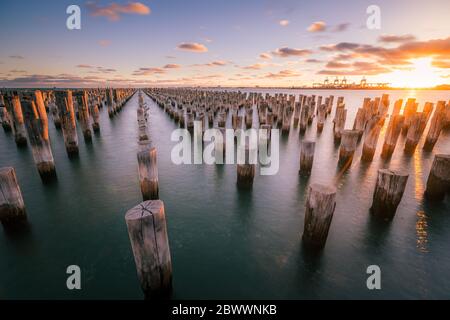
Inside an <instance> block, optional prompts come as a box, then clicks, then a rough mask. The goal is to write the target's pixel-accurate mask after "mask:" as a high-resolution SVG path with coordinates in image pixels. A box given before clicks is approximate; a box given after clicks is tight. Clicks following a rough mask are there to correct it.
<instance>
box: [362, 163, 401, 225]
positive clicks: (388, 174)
mask: <svg viewBox="0 0 450 320" xmlns="http://www.w3.org/2000/svg"><path fill="white" fill-rule="evenodd" d="M408 176H409V175H408V174H403V173H400V172H396V171H392V170H388V169H379V170H378V176H377V182H376V186H375V191H374V193H373V202H372V207H371V208H370V210H371V212H372V213H373V214H374V215H375V216H377V217H380V218H382V219H388V220H389V219H392V218H393V217H394V215H395V212H396V211H397V207H398V205H399V203H400V201H401V200H402V197H403V192H404V191H405V187H406V183H407V182H408Z"/></svg>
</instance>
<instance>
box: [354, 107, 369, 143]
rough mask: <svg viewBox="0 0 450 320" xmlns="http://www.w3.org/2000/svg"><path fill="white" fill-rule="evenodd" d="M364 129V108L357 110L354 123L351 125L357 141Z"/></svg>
mask: <svg viewBox="0 0 450 320" xmlns="http://www.w3.org/2000/svg"><path fill="white" fill-rule="evenodd" d="M365 127H366V111H365V109H364V108H359V109H358V111H357V112H356V117H355V122H354V123H353V130H356V131H357V132H358V140H359V139H361V137H362V135H363V133H364V129H365Z"/></svg>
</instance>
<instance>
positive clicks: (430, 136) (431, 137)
mask: <svg viewBox="0 0 450 320" xmlns="http://www.w3.org/2000/svg"><path fill="white" fill-rule="evenodd" d="M444 122H445V101H438V103H437V105H436V110H435V111H434V115H433V118H432V119H431V123H430V128H429V129H428V133H427V137H426V139H425V143H424V145H423V148H424V149H425V150H426V151H432V150H433V148H434V145H435V144H436V142H437V140H438V138H439V135H440V134H441V131H442V129H443V128H444Z"/></svg>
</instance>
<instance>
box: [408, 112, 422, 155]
mask: <svg viewBox="0 0 450 320" xmlns="http://www.w3.org/2000/svg"><path fill="white" fill-rule="evenodd" d="M426 121H427V115H426V114H425V113H423V112H416V114H415V115H413V116H411V117H410V121H409V125H408V133H407V134H406V141H405V148H404V151H405V153H406V154H409V155H411V154H413V153H414V151H415V150H416V147H417V144H418V143H419V140H420V137H421V136H422V133H423V130H424V129H425V126H426Z"/></svg>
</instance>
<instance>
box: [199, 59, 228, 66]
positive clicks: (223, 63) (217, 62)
mask: <svg viewBox="0 0 450 320" xmlns="http://www.w3.org/2000/svg"><path fill="white" fill-rule="evenodd" d="M228 63H229V61H223V60H216V61H212V62H208V63H196V64H193V65H191V67H223V66H226V65H227V64H228Z"/></svg>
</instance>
